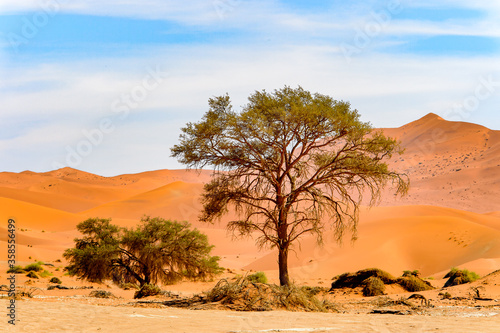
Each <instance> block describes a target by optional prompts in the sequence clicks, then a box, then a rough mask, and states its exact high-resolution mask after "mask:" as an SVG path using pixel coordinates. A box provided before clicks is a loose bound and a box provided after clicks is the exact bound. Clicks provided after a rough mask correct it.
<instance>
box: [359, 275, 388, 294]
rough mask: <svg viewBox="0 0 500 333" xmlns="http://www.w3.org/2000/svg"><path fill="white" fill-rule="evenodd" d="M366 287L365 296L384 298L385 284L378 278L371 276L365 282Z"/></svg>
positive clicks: (364, 289)
mask: <svg viewBox="0 0 500 333" xmlns="http://www.w3.org/2000/svg"><path fill="white" fill-rule="evenodd" d="M364 284H365V286H364V287H363V296H382V295H384V291H385V284H384V282H383V281H382V280H381V279H380V278H378V277H376V276H371V277H369V278H368V279H366V280H365V282H364Z"/></svg>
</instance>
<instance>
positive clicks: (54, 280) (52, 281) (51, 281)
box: [49, 276, 62, 284]
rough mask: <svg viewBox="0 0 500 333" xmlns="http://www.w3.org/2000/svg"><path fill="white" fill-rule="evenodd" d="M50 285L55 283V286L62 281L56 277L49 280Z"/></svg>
mask: <svg viewBox="0 0 500 333" xmlns="http://www.w3.org/2000/svg"><path fill="white" fill-rule="evenodd" d="M49 282H50V283H57V284H61V283H62V281H61V279H59V278H58V277H56V276H54V277H53V278H52V279H50V281H49Z"/></svg>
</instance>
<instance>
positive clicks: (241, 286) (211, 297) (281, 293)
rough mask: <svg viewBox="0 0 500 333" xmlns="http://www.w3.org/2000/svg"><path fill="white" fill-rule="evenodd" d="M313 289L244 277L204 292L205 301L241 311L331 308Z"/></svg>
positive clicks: (222, 283)
mask: <svg viewBox="0 0 500 333" xmlns="http://www.w3.org/2000/svg"><path fill="white" fill-rule="evenodd" d="M316 292H317V291H316V290H313V289H310V288H304V287H298V286H294V285H292V286H285V287H280V286H277V285H270V284H263V283H254V282H251V281H249V280H248V279H246V278H238V279H237V280H236V281H228V280H225V279H223V280H220V281H219V282H218V283H217V284H216V285H215V287H214V288H212V289H211V290H209V291H208V292H206V298H205V301H206V302H212V303H213V302H218V303H220V304H222V305H225V306H226V307H227V308H230V309H233V310H241V311H270V310H276V309H284V310H291V311H321V312H329V311H334V310H335V307H334V305H333V304H332V303H330V302H328V301H327V300H320V299H318V298H317V297H316V296H315V295H313V293H316Z"/></svg>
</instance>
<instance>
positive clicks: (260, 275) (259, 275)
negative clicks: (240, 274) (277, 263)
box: [247, 272, 267, 283]
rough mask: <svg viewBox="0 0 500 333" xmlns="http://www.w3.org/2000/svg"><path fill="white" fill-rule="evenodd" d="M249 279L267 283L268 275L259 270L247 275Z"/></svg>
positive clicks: (254, 281)
mask: <svg viewBox="0 0 500 333" xmlns="http://www.w3.org/2000/svg"><path fill="white" fill-rule="evenodd" d="M247 280H248V281H250V282H253V283H267V276H266V274H264V272H257V273H254V274H251V275H249V276H247Z"/></svg>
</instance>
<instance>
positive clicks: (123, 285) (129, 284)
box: [120, 283, 139, 290]
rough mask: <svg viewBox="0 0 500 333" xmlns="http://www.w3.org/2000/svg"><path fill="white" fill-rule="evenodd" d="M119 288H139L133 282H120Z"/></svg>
mask: <svg viewBox="0 0 500 333" xmlns="http://www.w3.org/2000/svg"><path fill="white" fill-rule="evenodd" d="M120 288H121V289H123V290H130V289H139V286H137V285H136V284H135V283H122V284H120Z"/></svg>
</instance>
